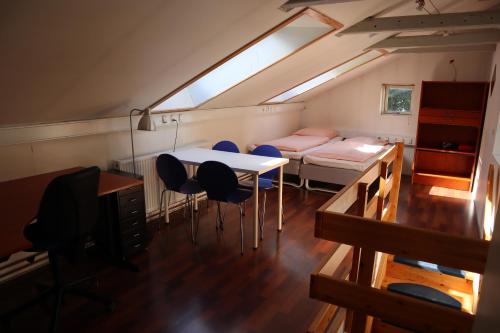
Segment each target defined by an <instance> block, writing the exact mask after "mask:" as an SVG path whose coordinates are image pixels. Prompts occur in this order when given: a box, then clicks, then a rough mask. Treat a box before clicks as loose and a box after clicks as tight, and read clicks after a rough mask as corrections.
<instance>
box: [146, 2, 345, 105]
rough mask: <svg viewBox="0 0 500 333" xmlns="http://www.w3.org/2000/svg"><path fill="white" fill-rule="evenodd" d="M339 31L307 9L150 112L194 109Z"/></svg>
mask: <svg viewBox="0 0 500 333" xmlns="http://www.w3.org/2000/svg"><path fill="white" fill-rule="evenodd" d="M340 27H342V25H341V24H340V23H338V22H336V21H335V20H333V19H331V18H329V17H327V16H325V15H323V14H321V13H319V12H317V11H314V10H312V9H310V8H306V9H305V10H303V11H301V12H300V13H298V14H296V15H294V16H292V17H291V18H289V19H287V20H286V21H284V22H283V23H281V24H280V25H278V26H277V27H275V28H273V29H272V30H270V31H269V32H267V33H265V34H264V35H262V36H260V37H259V38H257V39H256V40H253V41H252V42H250V43H248V44H247V45H245V46H244V47H242V48H241V49H239V50H237V51H236V52H234V53H233V54H231V55H230V56H229V57H228V58H225V59H224V60H223V61H220V62H219V63H217V64H215V65H214V66H212V67H211V68H209V69H208V70H206V71H204V72H203V73H201V74H199V75H198V76H196V77H195V78H193V79H192V80H190V81H189V82H187V83H186V84H184V85H182V86H181V87H179V88H178V89H176V90H174V91H173V92H171V93H170V94H168V95H167V96H165V97H164V98H162V99H161V100H160V101H159V102H157V103H156V105H154V106H153V110H154V111H163V110H178V109H192V108H196V107H198V106H200V105H201V104H204V103H206V102H207V101H209V100H210V99H212V98H214V97H216V96H218V95H220V94H222V93H223V92H225V91H227V90H229V89H230V88H232V87H234V86H236V85H237V84H239V83H241V82H242V81H244V80H246V79H248V78H250V77H252V76H254V75H255V74H257V73H259V72H260V71H262V70H264V69H266V68H267V67H269V66H271V65H273V64H275V63H277V62H278V61H280V60H283V59H284V58H286V57H288V56H289V55H291V54H293V53H294V52H297V51H299V50H300V49H302V48H304V47H305V46H307V45H309V44H311V43H313V42H314V41H316V40H317V39H319V38H321V37H323V36H325V35H326V34H328V33H330V32H332V31H335V30H338V29H339V28H340Z"/></svg>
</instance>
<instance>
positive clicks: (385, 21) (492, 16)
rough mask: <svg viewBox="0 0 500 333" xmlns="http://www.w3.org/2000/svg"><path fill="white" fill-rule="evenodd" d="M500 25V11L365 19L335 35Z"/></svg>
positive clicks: (476, 27) (493, 26)
mask: <svg viewBox="0 0 500 333" xmlns="http://www.w3.org/2000/svg"><path fill="white" fill-rule="evenodd" d="M499 25H500V11H483V12H469V13H447V14H437V15H412V16H393V17H378V18H367V19H365V20H363V21H361V22H359V23H356V24H354V25H352V26H351V27H349V28H347V29H345V30H343V31H340V32H339V33H337V35H344V34H359V33H372V32H407V31H433V30H436V31H442V30H456V29H484V28H496V27H498V26H499Z"/></svg>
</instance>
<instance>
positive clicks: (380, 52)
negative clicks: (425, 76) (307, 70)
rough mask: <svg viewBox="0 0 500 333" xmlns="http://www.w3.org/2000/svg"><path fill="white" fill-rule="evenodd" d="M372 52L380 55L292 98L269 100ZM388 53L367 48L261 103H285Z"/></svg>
mask: <svg viewBox="0 0 500 333" xmlns="http://www.w3.org/2000/svg"><path fill="white" fill-rule="evenodd" d="M370 52H379V55H378V56H377V57H375V58H373V59H370V60H368V61H367V62H364V63H362V64H359V65H357V66H354V67H353V68H351V69H349V70H348V71H345V72H344V73H342V74H340V75H338V76H336V77H334V78H332V79H330V80H327V81H325V82H323V83H321V84H318V85H317V86H314V87H312V88H309V89H307V90H306V91H304V92H301V93H300V94H297V95H295V96H292V97H290V98H288V99H286V100H284V101H280V102H269V101H270V100H272V99H274V98H276V97H278V96H280V95H282V94H284V93H286V92H288V91H290V90H292V89H295V88H297V87H299V86H301V85H303V84H304V83H306V82H309V81H312V80H314V79H316V78H318V77H319V76H321V75H323V74H325V73H328V72H329V71H331V70H334V69H336V68H339V67H341V66H343V65H345V64H347V63H349V62H351V61H353V60H356V59H357V58H359V57H362V56H364V55H365V54H367V53H370ZM387 53H388V52H387V51H386V50H384V49H373V50H367V51H365V52H362V53H360V54H358V55H357V56H355V57H352V58H350V59H349V60H346V61H344V62H342V63H340V64H338V65H335V66H334V67H331V68H329V69H327V70H325V71H323V72H321V73H319V74H317V75H315V76H313V77H310V78H309V79H307V80H304V81H302V82H300V83H298V84H296V85H294V86H293V87H291V88H288V89H286V90H284V91H282V92H280V93H279V94H276V95H273V96H272V97H271V98H267V99H266V100H265V101H263V102H261V103H260V104H259V105H277V104H284V103H288V102H289V101H290V100H292V99H294V98H297V97H298V96H301V95H303V94H305V93H307V92H309V91H311V90H313V89H316V88H318V87H321V86H323V85H325V84H327V83H328V82H331V81H332V80H335V79H337V78H339V77H341V76H343V75H345V74H347V73H350V72H352V71H354V70H356V69H357V68H359V67H361V66H364V65H366V64H368V63H370V62H372V61H375V60H377V59H379V58H381V57H383V56H384V55H386V54H387Z"/></svg>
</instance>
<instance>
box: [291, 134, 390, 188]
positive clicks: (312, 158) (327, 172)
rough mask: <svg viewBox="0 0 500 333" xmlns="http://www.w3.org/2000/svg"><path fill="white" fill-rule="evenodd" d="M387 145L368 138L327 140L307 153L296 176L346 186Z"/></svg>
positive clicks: (373, 160) (376, 157) (375, 158)
mask: <svg viewBox="0 0 500 333" xmlns="http://www.w3.org/2000/svg"><path fill="white" fill-rule="evenodd" d="M388 147H389V146H388V145H387V144H386V142H385V141H381V140H379V139H377V138H370V137H354V138H350V139H346V140H344V141H340V142H332V143H327V144H324V145H322V146H321V147H319V148H318V149H316V150H315V151H313V152H310V153H308V154H306V155H305V156H304V158H303V165H302V166H301V168H300V174H299V176H300V177H301V178H303V179H305V180H306V186H307V187H308V188H310V186H309V185H308V184H309V180H316V181H321V182H325V183H333V184H340V185H346V184H348V183H350V182H351V181H352V180H353V179H354V178H355V177H357V176H358V175H360V174H361V173H362V172H364V171H365V170H366V169H367V168H368V167H370V165H372V164H373V163H374V162H375V161H376V160H377V159H378V158H379V156H380V155H381V154H382V153H383V152H384V151H385V150H386V149H387V148H388Z"/></svg>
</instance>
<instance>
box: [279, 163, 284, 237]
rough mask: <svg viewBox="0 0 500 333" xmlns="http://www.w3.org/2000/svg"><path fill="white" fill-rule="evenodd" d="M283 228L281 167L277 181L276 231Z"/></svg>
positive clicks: (281, 167)
mask: <svg viewBox="0 0 500 333" xmlns="http://www.w3.org/2000/svg"><path fill="white" fill-rule="evenodd" d="M282 228H283V166H280V171H279V180H278V231H281V230H282Z"/></svg>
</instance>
